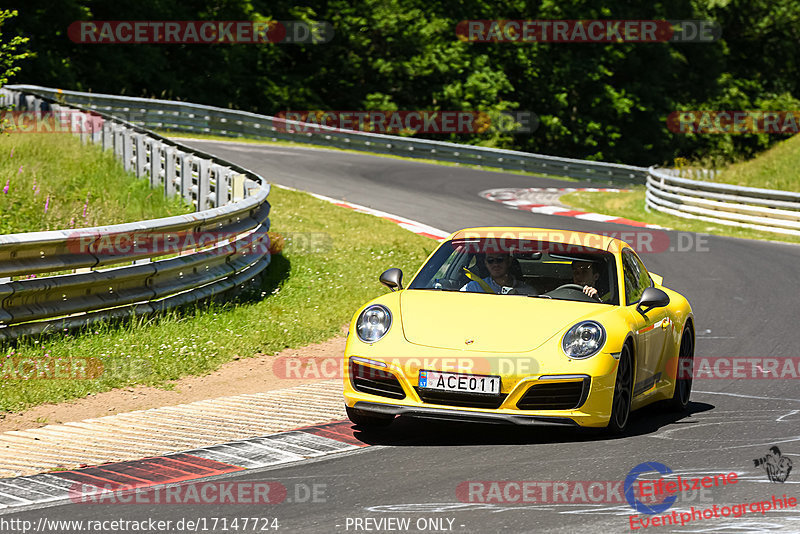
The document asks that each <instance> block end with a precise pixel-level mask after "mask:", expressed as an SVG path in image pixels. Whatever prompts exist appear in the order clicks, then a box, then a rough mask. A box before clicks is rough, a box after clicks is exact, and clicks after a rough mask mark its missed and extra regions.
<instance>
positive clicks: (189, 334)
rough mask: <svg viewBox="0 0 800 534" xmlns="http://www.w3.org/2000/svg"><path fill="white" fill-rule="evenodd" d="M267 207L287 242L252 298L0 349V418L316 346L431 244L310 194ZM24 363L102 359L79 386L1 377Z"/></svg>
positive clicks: (280, 194)
mask: <svg viewBox="0 0 800 534" xmlns="http://www.w3.org/2000/svg"><path fill="white" fill-rule="evenodd" d="M269 200H270V203H271V204H272V213H271V223H272V224H271V226H272V228H271V229H272V231H275V232H279V233H281V234H283V235H284V236H285V237H286V242H287V245H286V248H285V249H284V253H283V255H280V256H275V257H274V258H273V261H272V264H271V265H270V267H269V268H268V270H267V277H266V279H265V281H264V283H263V284H262V286H261V287H260V288H259V291H260V292H259V293H257V294H255V295H252V296H251V298H242V299H238V300H236V301H232V302H228V303H224V304H219V303H216V304H205V305H199V306H196V307H194V308H192V309H190V310H188V311H186V310H185V311H183V312H173V313H170V314H168V315H162V316H157V317H150V318H137V319H132V320H130V321H124V322H122V323H118V324H103V325H102V326H100V327H97V328H95V329H93V330H91V331H90V332H88V333H84V334H83V335H79V334H68V333H65V334H63V335H62V334H56V335H53V336H50V337H43V338H40V339H28V340H24V341H22V342H21V343H20V344H18V345H17V346H16V347H5V348H3V349H2V350H3V352H0V362H5V363H0V416H1V414H2V412H3V411H5V412H8V411H19V410H22V409H25V408H27V407H30V406H33V405H36V404H42V403H50V402H59V401H63V400H67V399H72V398H78V397H84V396H86V395H88V394H91V393H97V392H101V391H107V390H110V389H113V388H119V387H125V386H129V385H133V384H147V385H154V386H159V387H165V386H166V387H168V381H170V380H174V379H177V378H179V377H181V376H185V375H190V374H204V373H208V372H210V371H212V370H215V369H217V368H218V367H219V366H220V365H222V364H223V363H225V362H227V361H230V360H233V359H238V358H243V357H248V356H252V355H254V354H257V353H267V354H272V353H276V352H278V351H280V350H282V349H284V348H286V347H299V346H303V345H306V344H309V343H313V342H318V341H323V340H325V339H328V338H330V337H331V336H333V335H335V334H337V333H339V331H340V329H341V327H342V324H344V323H346V322H347V321H348V320H349V319H350V318H351V316H352V314H353V312H354V311H355V310H356V308H357V307H358V306H360V305H361V304H363V303H364V302H365V301H367V300H368V299H370V298H372V297H375V296H377V295H379V294H381V293H382V292H384V291H386V289H385V288H384V287H383V286H381V285H380V283H379V282H378V274H380V272H382V271H383V270H384V269H387V268H389V267H400V268H402V269H403V270H404V272H405V273H406V274H407V275H410V274H411V273H412V272H414V271H415V270H416V268H417V267H418V266H419V265H420V264H421V263H422V261H423V260H424V259H425V258H426V257H427V255H428V254H429V253H430V252H431V251H432V250H433V248H434V246H435V244H436V243H435V242H434V241H432V240H430V239H427V238H424V237H421V236H418V235H416V234H413V233H411V232H409V231H407V230H403V229H402V228H400V227H399V226H397V225H395V224H394V223H391V222H389V221H386V220H383V219H380V218H378V217H373V216H370V215H364V214H360V213H356V212H353V211H351V210H348V209H345V208H340V207H337V206H334V205H332V204H330V203H327V202H324V201H322V200H318V199H316V198H314V197H312V196H311V195H309V194H307V193H302V192H296V191H289V190H285V189H280V188H277V187H274V188H273V189H272V192H271V193H270V197H269ZM4 357H5V358H4ZM31 358H32V359H34V361H48V362H52V361H55V360H60V361H63V362H69V361H72V362H75V361H76V360H79V359H83V358H93V359H96V360H98V361H100V362H102V369H103V372H102V374H100V376H99V377H97V378H93V379H83V380H78V379H71V380H51V379H41V378H40V379H28V380H21V379H9V378H7V377H8V376H9V373H12V374H13V373H14V372H19V371H20V370H21V368H20V365H21V363H20V362H24V361H26V360H28V361H30V359H31ZM8 362H12V363H11V364H9V363H8ZM4 365H5V367H4ZM9 365H10V366H11V367H9ZM14 365H16V366H17V367H16V368H14ZM30 368H31V365H30V364H29V365H28V369H30Z"/></svg>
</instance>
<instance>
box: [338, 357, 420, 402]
mask: <svg viewBox="0 0 800 534" xmlns="http://www.w3.org/2000/svg"><path fill="white" fill-rule="evenodd" d="M350 382H351V383H352V384H353V389H355V390H356V391H360V392H361V393H369V394H370V395H380V396H381V397H389V398H392V399H404V398H406V393H405V391H403V386H401V385H400V382H399V381H398V380H397V377H396V376H394V375H393V374H392V373H388V372H386V371H381V370H380V369H375V368H374V367H367V366H366V365H360V364H358V363H356V362H354V361H352V360H350Z"/></svg>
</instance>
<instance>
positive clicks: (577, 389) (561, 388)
mask: <svg viewBox="0 0 800 534" xmlns="http://www.w3.org/2000/svg"><path fill="white" fill-rule="evenodd" d="M589 383H590V379H589V378H588V377H587V378H584V379H583V380H581V381H572V382H549V383H544V384H534V385H533V386H531V387H530V388H528V391H526V392H525V395H523V396H522V398H521V399H520V400H519V401H517V408H519V409H520V410H574V409H576V408H580V407H581V406H582V405H583V403H584V402H586V397H588V396H589Z"/></svg>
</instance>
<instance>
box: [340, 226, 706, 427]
mask: <svg viewBox="0 0 800 534" xmlns="http://www.w3.org/2000/svg"><path fill="white" fill-rule="evenodd" d="M402 278H403V273H402V272H401V271H400V269H389V270H387V271H386V272H384V273H383V274H382V275H381V276H380V280H381V282H382V283H383V284H384V285H386V286H388V287H389V288H390V289H391V290H392V292H391V293H388V294H386V295H383V296H381V297H378V298H376V299H374V300H372V301H370V302H368V303H367V304H366V305H364V306H363V307H362V308H361V309H359V310H358V311H357V312H356V314H355V315H354V317H353V321H352V323H351V325H350V331H349V333H348V337H347V346H346V348H345V354H344V358H345V362H344V364H345V366H346V369H347V370H348V372H347V373H346V376H345V380H344V396H345V400H346V406H347V414H348V416H349V418H350V420H351V421H352V422H353V423H355V424H356V425H359V426H361V427H364V428H368V427H374V426H383V425H386V424H389V423H390V422H391V421H392V419H393V418H394V417H395V416H412V417H424V418H434V419H450V420H461V421H483V422H501V423H502V422H506V423H515V424H521V425H572V426H585V427H607V428H608V429H609V430H610V431H612V432H622V431H623V430H624V428H625V426H626V424H627V422H628V417H629V415H630V412H631V410H635V409H638V408H641V407H642V406H645V405H647V404H650V403H652V402H655V401H660V400H663V401H665V405H667V406H669V407H671V408H674V409H678V410H682V409H685V408H686V405H687V404H688V402H689V395H690V393H691V387H692V361H693V357H694V318H693V315H692V309H691V307H690V306H689V302H688V301H687V300H686V299H685V298H684V297H683V296H682V295H680V294H678V293H676V292H675V291H671V290H669V289H667V288H665V287H663V286H662V285H661V283H662V278H661V277H660V276H658V275H656V274H653V273H649V272H648V271H647V269H646V268H645V266H644V263H642V260H641V259H640V258H639V256H637V254H636V252H635V251H634V250H633V249H632V248H631V247H630V246H629V245H628V244H626V243H624V242H622V241H620V240H618V239H614V238H612V237H607V236H602V235H595V234H586V233H580V232H570V231H562V230H547V229H541V228H470V229H466V230H461V231H458V232H456V233H454V234H452V235H451V236H450V237H449V238H448V239H447V240H445V241H444V242H443V243H442V244H441V245H440V246H439V247H438V248H437V249H436V250H435V251H434V252H433V253H432V254H431V255H430V257H429V258H428V259H427V261H426V262H425V263H424V265H423V266H422V267H421V268H420V269H419V271H417V273H416V274H415V276H414V278H413V280H412V281H411V283H410V284H408V286H407V287H403V283H402Z"/></svg>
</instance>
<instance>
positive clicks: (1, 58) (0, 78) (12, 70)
mask: <svg viewBox="0 0 800 534" xmlns="http://www.w3.org/2000/svg"><path fill="white" fill-rule="evenodd" d="M17 15H18V13H17V11H10V10H7V9H3V10H0V87H3V86H4V85H5V84H6V83H7V82H8V79H9V78H11V77H12V76H14V75H15V74H17V73H18V72H19V70H20V68H21V67H20V66H19V65H18V63H19V62H20V61H21V60H23V59H25V58H27V57H29V56H30V55H31V54H30V53H29V52H18V51H17V48H19V47H21V46H22V45H24V44H25V43H27V42H28V39H27V38H26V37H20V36H19V35H17V36H14V37H12V38H11V40H10V41H9V42H7V43H5V42H3V32H2V30H3V25H4V24H5V22H6V20H8V19H10V18H12V17H16V16H17Z"/></svg>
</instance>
